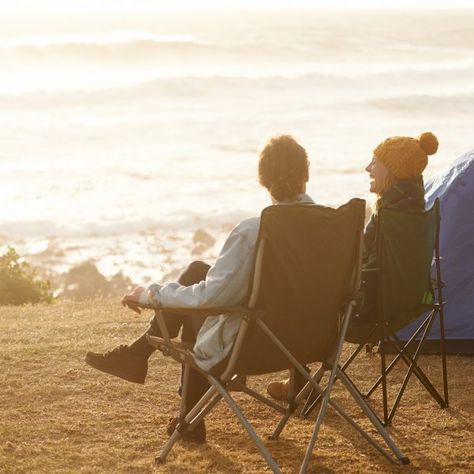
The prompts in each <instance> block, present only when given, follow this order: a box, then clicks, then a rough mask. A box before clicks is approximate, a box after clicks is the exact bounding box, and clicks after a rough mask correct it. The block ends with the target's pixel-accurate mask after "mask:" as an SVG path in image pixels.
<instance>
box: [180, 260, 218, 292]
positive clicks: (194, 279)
mask: <svg viewBox="0 0 474 474" xmlns="http://www.w3.org/2000/svg"><path fill="white" fill-rule="evenodd" d="M209 268H210V265H208V264H207V263H205V262H201V261H200V260H196V261H194V262H191V263H190V264H189V265H188V266H187V267H186V269H185V270H184V271H183V273H181V275H180V277H179V279H178V283H180V284H181V285H183V286H189V285H194V284H195V283H199V282H200V281H202V280H205V279H206V275H207V272H208V271H209Z"/></svg>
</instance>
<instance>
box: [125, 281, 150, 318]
mask: <svg viewBox="0 0 474 474" xmlns="http://www.w3.org/2000/svg"><path fill="white" fill-rule="evenodd" d="M144 291H145V288H143V287H141V286H137V287H136V288H134V289H133V291H132V292H131V293H129V294H128V295H125V296H124V297H123V298H122V305H123V306H127V307H128V308H130V309H131V310H132V311H134V312H135V313H138V314H141V312H142V311H141V309H140V308H139V306H138V301H139V298H140V295H141V294H142V293H143V292H144Z"/></svg>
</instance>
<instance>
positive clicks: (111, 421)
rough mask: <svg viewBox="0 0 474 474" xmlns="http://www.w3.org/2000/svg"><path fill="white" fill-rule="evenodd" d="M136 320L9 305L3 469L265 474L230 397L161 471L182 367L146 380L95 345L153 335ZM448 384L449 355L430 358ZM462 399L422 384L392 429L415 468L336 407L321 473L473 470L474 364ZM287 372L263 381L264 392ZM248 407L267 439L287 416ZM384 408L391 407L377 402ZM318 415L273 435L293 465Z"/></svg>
mask: <svg viewBox="0 0 474 474" xmlns="http://www.w3.org/2000/svg"><path fill="white" fill-rule="evenodd" d="M145 320H146V317H145V318H144V317H138V318H135V317H134V316H133V314H132V313H131V312H130V311H127V310H125V309H123V308H122V307H121V306H120V305H119V304H118V303H117V302H115V301H92V302H83V303H72V302H70V303H60V304H57V305H53V306H26V307H22V308H15V307H3V308H0V355H1V361H2V366H3V368H2V371H1V373H0V387H1V388H0V410H1V411H0V472H2V473H7V472H8V473H17V472H18V473H19V472H45V473H46V472H47V473H52V472H63V473H70V472H81V473H86V472H91V473H92V472H94V473H96V472H115V473H117V472H127V473H134V472H136V473H147V472H169V473H176V472H183V473H188V472H190V473H192V472H203V471H207V472H229V473H233V472H263V471H268V468H267V467H266V464H265V462H264V461H263V459H262V458H261V456H260V455H259V453H258V452H257V451H256V449H255V448H254V447H253V445H252V444H251V443H250V442H249V441H248V440H247V437H246V436H245V435H244V433H243V432H242V430H241V428H240V425H239V424H238V422H237V421H236V419H235V417H234V416H233V415H232V413H231V412H230V411H229V410H228V409H227V408H226V407H225V405H224V404H223V403H221V404H220V405H219V406H218V408H217V410H216V411H215V413H214V415H215V416H214V419H212V420H209V421H208V422H207V431H208V443H207V444H206V445H204V446H195V445H190V444H185V443H182V442H179V443H178V444H177V445H176V446H175V448H174V449H173V451H172V452H171V453H170V455H169V457H168V460H167V463H166V464H164V465H162V466H159V467H155V466H154V464H153V457H154V454H155V453H156V452H157V450H158V448H159V447H160V446H161V445H162V443H163V442H164V441H165V439H166V436H165V426H166V423H167V420H168V418H169V417H170V416H172V415H173V414H175V412H176V411H177V409H178V404H179V398H178V395H177V392H176V388H177V385H178V381H179V368H178V366H177V364H175V363H174V362H173V361H172V360H169V359H166V358H164V357H163V356H162V355H161V354H157V355H155V356H153V358H152V359H151V360H150V367H149V377H148V380H147V383H146V384H145V385H144V386H141V385H136V384H131V383H128V382H125V381H122V380H120V379H118V378H115V377H112V376H108V375H105V374H102V373H100V372H97V371H94V370H93V369H91V368H90V367H89V366H87V365H86V364H85V363H84V362H83V359H84V354H85V352H86V351H87V350H91V349H92V350H97V351H102V350H106V349H108V348H111V347H113V346H115V345H117V344H119V343H123V342H128V341H130V340H132V339H133V338H134V337H135V336H137V335H139V334H141V332H142V331H143V330H144V328H145V327H146V323H145ZM377 361H378V358H377V356H370V355H366V354H364V355H362V356H361V358H360V360H359V362H358V363H357V364H356V366H355V368H354V369H353V371H352V375H353V376H354V378H355V379H358V380H364V379H365V380H367V379H368V377H369V375H370V374H375V372H374V369H375V367H376V366H377ZM422 363H423V364H424V366H425V367H427V372H428V373H429V374H430V375H432V376H433V377H434V378H435V380H438V379H437V377H439V374H440V370H439V364H438V360H437V359H436V358H433V357H425V358H423V361H422ZM448 370H449V376H450V378H449V386H450V398H451V406H450V408H449V409H447V410H441V409H439V408H438V406H437V405H436V404H435V402H434V401H433V400H432V399H430V398H429V396H428V395H427V394H426V393H425V392H424V391H423V390H422V389H421V386H420V385H419V383H418V382H416V381H412V382H411V383H410V385H409V390H408V392H407V394H406V397H405V398H404V399H403V401H402V404H401V407H400V412H399V414H398V415H397V416H396V418H395V420H394V426H393V427H392V428H391V429H390V432H391V434H392V435H393V437H394V439H395V440H396V441H397V442H398V443H399V446H400V448H401V449H402V451H403V452H404V453H405V454H406V455H408V456H409V457H410V459H411V465H410V466H404V467H399V466H392V465H390V464H389V463H388V462H387V461H386V460H385V459H384V458H382V456H380V455H379V453H378V452H377V451H375V450H374V449H373V448H371V447H370V446H369V445H368V444H367V442H366V441H365V440H364V439H363V438H362V437H361V436H360V435H359V434H358V433H356V432H355V431H354V430H353V429H352V428H350V427H349V426H348V425H347V424H346V423H345V422H343V421H342V420H340V419H339V417H338V416H337V415H335V414H334V413H333V412H329V414H328V417H327V419H326V422H325V424H324V426H323V429H322V432H321V435H320V439H319V441H318V443H319V444H318V445H317V449H316V450H315V453H314V455H313V459H312V462H311V465H310V472H316V471H317V472H369V471H370V472H404V473H412V472H473V471H474V450H473V445H474V423H473V421H472V418H473V412H474V400H473V397H472V387H473V386H474V359H472V358H464V357H450V358H449V361H448ZM271 378H275V375H273V376H268V377H257V378H255V379H252V380H250V382H249V383H250V385H251V386H252V387H257V388H260V389H264V387H265V386H266V383H267V382H268V381H269V380H270V379H271ZM235 396H236V398H237V399H238V400H239V401H241V402H242V404H243V406H244V411H245V413H246V415H247V416H248V417H249V419H250V420H251V422H252V423H253V424H254V426H255V427H256V429H257V432H258V433H259V434H260V435H261V436H262V437H265V436H266V435H267V434H270V432H271V429H272V428H273V427H274V426H275V424H276V422H277V420H278V417H277V416H276V414H274V413H273V412H272V411H271V410H269V409H267V408H262V407H261V406H259V405H257V403H256V402H254V401H252V400H249V399H248V398H247V397H245V396H244V395H242V394H236V395H235ZM334 396H335V398H337V399H338V400H340V402H341V403H342V404H343V405H344V406H346V407H347V408H348V411H349V412H350V413H351V414H353V416H354V417H355V418H357V419H362V417H361V416H360V414H359V410H358V409H357V408H356V407H355V406H354V405H353V404H351V403H350V400H348V399H347V397H346V394H345V392H344V391H343V390H342V389H341V387H338V390H336V391H335V395H334ZM374 406H375V407H379V404H378V403H377V402H374ZM313 423H314V420H303V419H301V418H295V419H292V420H290V422H289V424H288V425H287V427H286V428H285V430H284V431H283V433H282V435H281V437H280V440H278V441H266V443H267V446H268V447H269V449H270V451H271V452H272V455H273V456H274V457H275V458H276V459H277V460H278V462H279V464H280V466H281V468H282V470H283V471H284V472H297V471H298V468H299V465H300V463H301V460H302V458H303V455H304V450H305V446H306V444H307V442H308V440H309V437H310V435H311V430H312V425H313Z"/></svg>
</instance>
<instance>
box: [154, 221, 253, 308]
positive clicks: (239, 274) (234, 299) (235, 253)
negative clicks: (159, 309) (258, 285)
mask: <svg viewBox="0 0 474 474" xmlns="http://www.w3.org/2000/svg"><path fill="white" fill-rule="evenodd" d="M250 240H253V239H249V235H248V233H246V232H245V229H243V228H242V224H239V225H238V226H237V227H235V228H234V230H233V231H232V232H231V233H230V235H229V237H228V238H227V240H226V242H225V244H224V246H223V248H222V250H221V252H220V254H219V256H218V258H217V260H216V263H215V264H214V265H213V266H212V267H211V268H210V269H209V272H208V274H207V277H206V279H205V280H203V281H201V282H200V283H196V284H194V285H191V286H183V285H180V284H179V283H176V282H171V283H168V284H166V285H163V286H161V285H157V284H153V285H150V286H149V287H148V289H147V291H146V296H145V298H147V299H148V304H152V305H156V306H167V307H179V308H212V307H218V306H234V305H239V304H242V303H243V302H244V300H245V297H246V295H247V288H248V282H249V277H250V272H251V268H252V264H253V254H254V248H255V242H252V241H250Z"/></svg>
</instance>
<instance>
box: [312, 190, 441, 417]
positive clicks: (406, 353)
mask: <svg viewBox="0 0 474 474" xmlns="http://www.w3.org/2000/svg"><path fill="white" fill-rule="evenodd" d="M434 206H435V207H436V212H437V224H436V236H435V248H434V262H435V268H436V280H435V288H434V289H435V290H436V299H437V303H434V304H431V305H426V306H427V308H428V309H431V311H430V313H429V314H428V316H426V317H425V318H424V320H423V322H422V323H421V324H420V326H418V328H417V329H416V330H415V332H414V333H413V335H412V336H411V337H410V339H409V340H408V341H406V342H405V343H403V342H402V341H401V340H400V339H399V337H398V336H397V334H396V332H395V331H394V330H393V329H392V327H391V326H390V323H389V322H387V321H385V320H383V319H382V311H381V310H379V311H378V318H379V319H378V321H377V322H376V323H375V324H374V327H373V329H372V330H371V331H370V333H369V334H368V335H367V337H366V338H365V341H363V342H362V343H360V344H359V345H358V347H357V348H356V349H355V350H354V351H353V352H352V354H351V355H350V356H349V358H348V359H347V361H346V362H345V363H344V365H343V366H342V369H341V370H342V371H344V372H345V370H346V369H347V367H348V366H349V365H350V364H351V363H352V362H353V360H354V359H355V358H356V357H357V355H358V354H359V353H360V352H361V350H362V349H363V348H364V347H366V349H367V352H370V351H371V349H372V344H370V343H369V341H370V340H371V339H372V336H373V334H374V333H375V332H376V331H380V333H381V338H380V343H379V346H378V352H379V353H380V366H381V375H380V376H379V377H378V378H377V380H376V381H375V383H374V384H373V385H372V386H371V387H370V388H369V390H368V391H367V392H366V393H365V394H363V395H362V394H361V395H362V396H363V397H364V398H366V399H367V398H369V397H370V396H371V395H372V394H373V393H374V392H375V390H376V389H377V388H378V387H379V386H380V385H382V404H383V424H384V426H390V425H391V424H392V421H393V418H394V416H395V414H396V411H397V409H398V407H399V404H400V401H401V399H402V397H403V395H404V393H405V390H406V388H407V385H408V382H409V380H410V378H411V376H412V375H415V376H416V378H417V379H418V380H419V381H420V383H421V384H422V385H423V386H424V387H425V389H426V390H427V391H428V393H429V394H430V395H431V396H432V397H433V399H434V400H435V401H436V402H437V403H438V405H439V406H440V408H446V407H448V406H449V398H448V375H447V367H446V345H445V328H444V305H445V301H443V294H442V288H443V286H444V283H443V282H442V280H441V260H442V257H441V256H440V252H439V233H440V216H439V200H438V199H437V200H436V201H435V204H434ZM371 270H372V271H377V270H376V269H371ZM371 270H369V271H371ZM437 315H439V324H440V353H441V363H442V382H443V395H440V393H439V392H438V390H437V389H436V388H435V386H434V385H433V384H432V383H431V381H430V380H429V378H428V377H427V375H426V374H425V373H424V371H423V370H422V369H421V368H420V367H419V365H418V363H417V362H418V358H419V356H420V354H421V351H422V348H423V344H424V342H425V340H426V336H427V334H428V333H429V331H430V329H431V327H432V325H433V323H434V321H435V318H436V316H437ZM420 334H421V337H419V336H420ZM418 338H419V339H418ZM386 344H390V345H391V346H392V347H393V348H394V349H395V351H396V353H397V355H396V356H395V357H394V358H393V359H392V360H391V361H390V363H389V364H388V366H387V358H386ZM414 344H415V349H414V351H411V350H410V348H411V347H412V346H413V345H414ZM411 352H413V355H412V354H411ZM400 360H402V361H403V362H404V363H405V365H406V366H407V367H408V370H407V373H406V374H405V377H404V379H403V382H402V384H401V386H400V388H399V390H398V393H397V395H396V397H395V400H394V402H393V404H392V406H391V407H390V411H389V407H388V405H389V402H388V394H387V375H389V373H390V372H391V371H392V369H393V368H394V367H395V365H396V364H397V363H398V361H400ZM320 398H321V397H320V396H318V397H316V398H315V397H312V399H311V400H310V402H307V403H306V405H305V407H304V408H303V415H304V416H305V417H307V416H308V415H309V414H310V413H311V411H312V410H313V409H314V408H315V407H316V405H317V404H318V403H319V402H320Z"/></svg>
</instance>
